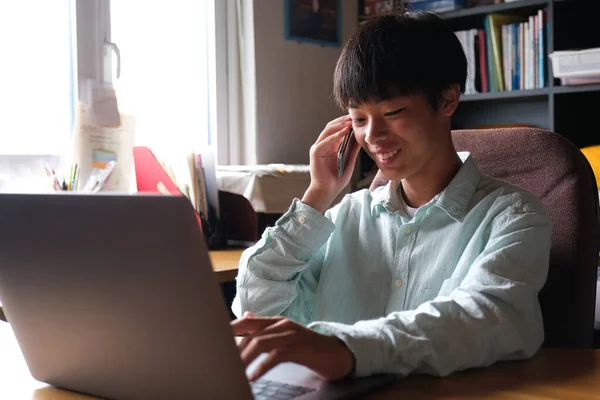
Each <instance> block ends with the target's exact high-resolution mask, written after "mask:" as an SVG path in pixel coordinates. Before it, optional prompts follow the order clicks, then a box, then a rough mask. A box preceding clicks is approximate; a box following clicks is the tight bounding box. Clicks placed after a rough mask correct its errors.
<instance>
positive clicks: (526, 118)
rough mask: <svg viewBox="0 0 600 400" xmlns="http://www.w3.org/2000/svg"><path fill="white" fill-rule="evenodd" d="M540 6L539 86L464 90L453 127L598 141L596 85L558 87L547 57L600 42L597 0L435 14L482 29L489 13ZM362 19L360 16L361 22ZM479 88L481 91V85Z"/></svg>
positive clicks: (364, 161)
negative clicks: (506, 128) (515, 129)
mask: <svg viewBox="0 0 600 400" xmlns="http://www.w3.org/2000/svg"><path fill="white" fill-rule="evenodd" d="M362 4H364V3H362ZM394 5H395V6H397V5H399V2H398V1H396V2H395V3H394ZM359 6H361V2H360V1H359ZM540 9H546V14H545V21H544V24H545V31H544V42H545V43H544V48H543V52H542V57H543V59H544V75H545V77H544V84H543V87H541V88H536V89H527V90H512V91H494V92H492V91H489V92H485V93H481V92H479V93H474V94H465V95H463V96H462V98H461V103H460V105H459V107H458V109H457V111H456V114H455V116H454V118H453V129H471V128H478V127H483V126H494V125H511V124H526V125H531V126H535V127H539V128H543V129H547V130H551V131H554V132H557V133H559V134H561V135H563V136H564V137H566V138H567V139H569V140H570V141H571V142H573V143H574V144H575V145H576V146H578V147H580V148H582V147H585V146H589V145H593V144H600V135H597V134H596V133H595V129H594V128H595V126H596V125H593V124H592V122H595V120H596V118H595V113H597V112H598V111H597V105H600V84H590V85H578V86H561V84H560V80H559V79H553V77H552V70H551V65H550V64H551V60H550V57H549V54H551V53H552V52H554V51H559V50H579V49H585V48H594V47H600V20H599V16H600V0H519V1H513V2H510V3H500V4H490V5H480V6H475V7H471V8H464V9H458V10H452V11H443V12H439V13H438V14H439V15H440V16H442V17H443V18H445V19H446V20H447V21H448V22H449V24H450V26H451V27H452V29H453V30H454V31H464V30H470V29H477V30H482V29H484V20H485V19H486V16H487V15H489V14H501V15H510V16H517V17H522V18H524V19H525V18H526V17H528V16H530V15H534V14H535V13H536V12H537V11H538V10H540ZM359 14H360V11H359ZM364 20H365V18H364V17H359V23H360V22H361V21H364ZM478 89H479V91H481V90H480V89H481V85H479V88H478ZM372 167H373V162H372V161H371V160H370V159H369V158H368V156H366V154H362V155H361V167H360V170H361V175H362V176H364V175H366V174H367V172H368V171H369V170H371V168H372Z"/></svg>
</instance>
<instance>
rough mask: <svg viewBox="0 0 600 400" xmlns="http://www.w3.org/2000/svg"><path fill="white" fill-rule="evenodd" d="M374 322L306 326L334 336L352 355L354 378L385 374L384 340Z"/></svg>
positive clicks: (318, 323) (312, 324)
mask: <svg viewBox="0 0 600 400" xmlns="http://www.w3.org/2000/svg"><path fill="white" fill-rule="evenodd" d="M373 322H374V321H361V322H357V323H356V324H354V325H346V324H340V323H337V322H313V323H311V324H309V325H308V328H309V329H312V330H314V331H316V332H318V333H322V334H324V335H332V336H336V337H337V338H338V339H340V340H341V341H342V342H344V343H345V344H346V346H348V349H350V351H351V352H352V354H353V355H354V361H355V364H354V376H355V377H359V378H360V377H366V376H371V375H374V374H379V373H383V372H385V370H386V368H385V365H384V364H385V361H384V360H385V356H384V353H385V348H386V346H385V338H383V337H380V336H382V335H381V333H380V332H379V331H378V329H376V328H375V327H374V326H373Z"/></svg>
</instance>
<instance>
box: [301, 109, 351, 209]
mask: <svg viewBox="0 0 600 400" xmlns="http://www.w3.org/2000/svg"><path fill="white" fill-rule="evenodd" d="M351 130H352V119H351V118H350V116H348V115H345V116H343V117H340V118H337V119H334V120H333V121H330V122H329V123H328V124H327V125H326V126H325V129H323V132H321V134H320V135H319V138H318V139H317V141H316V142H315V144H313V145H312V147H311V148H310V186H309V188H308V190H307V191H306V193H305V194H304V197H303V198H302V202H303V203H304V204H307V205H309V206H311V207H313V208H314V209H315V210H318V211H320V212H325V210H327V209H328V208H329V206H330V205H331V203H332V202H333V200H335V198H336V197H337V196H338V195H339V194H340V192H341V191H342V189H344V187H346V185H347V184H348V182H350V177H351V176H352V171H353V170H354V165H355V164H356V159H357V157H358V153H359V151H360V146H359V145H358V143H357V142H356V140H355V139H354V137H353V135H351V134H350V132H351ZM344 143H345V145H344ZM338 154H339V155H340V157H341V163H338ZM344 160H345V162H344ZM340 166H341V167H342V169H343V171H342V173H341V174H340V173H339V170H340ZM340 175H341V176H340Z"/></svg>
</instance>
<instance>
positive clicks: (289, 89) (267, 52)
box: [254, 0, 358, 164]
mask: <svg viewBox="0 0 600 400" xmlns="http://www.w3.org/2000/svg"><path fill="white" fill-rule="evenodd" d="M341 4H342V13H341V21H342V35H341V39H342V45H343V44H344V43H345V42H346V41H347V40H348V38H349V37H350V35H352V33H353V32H354V31H355V30H356V27H357V21H358V15H357V13H358V1H356V0H342V1H341ZM254 32H255V35H254V46H255V62H256V128H257V143H256V144H257V153H258V154H257V155H258V157H257V162H258V163H259V164H267V163H288V164H308V160H309V156H308V152H309V149H310V146H311V145H312V144H313V143H314V141H315V140H316V138H317V137H318V135H319V133H321V131H322V130H323V127H324V126H325V124H326V123H327V122H328V121H330V120H331V119H333V118H336V117H338V116H339V115H341V110H340V109H339V108H338V107H337V106H336V105H335V103H334V101H333V97H332V91H333V71H334V69H335V64H336V62H337V59H338V57H339V55H340V52H341V46H340V47H322V46H320V45H315V44H309V43H302V44H299V43H297V42H294V41H287V40H285V32H284V1H283V0H255V1H254Z"/></svg>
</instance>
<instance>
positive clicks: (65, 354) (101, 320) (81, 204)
mask: <svg viewBox="0 0 600 400" xmlns="http://www.w3.org/2000/svg"><path fill="white" fill-rule="evenodd" d="M216 300H218V301H216ZM221 300H222V296H221V293H220V291H219V287H218V284H217V282H216V279H215V276H214V273H213V272H212V269H211V268H210V259H209V256H208V252H207V249H206V246H205V243H204V240H203V238H202V236H201V232H200V230H199V228H198V224H197V220H196V218H195V215H194V211H193V209H192V208H191V205H190V203H189V201H188V200H187V199H185V198H183V197H167V196H153V195H136V196H125V195H95V196H85V195H58V194H50V195H19V194H2V195H0V302H2V304H3V307H4V309H5V312H6V315H7V317H8V320H9V321H10V323H11V324H12V327H13V330H14V332H15V335H16V337H17V340H18V342H19V344H20V346H21V349H22V351H23V354H24V356H25V359H26V361H27V364H28V366H29V368H30V371H31V373H32V375H33V376H34V377H35V378H36V379H38V380H40V381H43V382H47V383H50V384H53V385H56V386H59V387H64V388H67V389H71V390H75V391H80V392H85V393H90V394H93V395H97V396H102V397H108V398H118V399H167V398H169V399H176V398H178V399H179V398H180V399H183V398H185V399H192V398H223V399H242V398H243V399H246V398H251V395H250V389H249V386H248V383H247V380H246V377H245V374H244V369H243V367H242V364H241V362H240V359H239V354H238V352H237V348H236V346H235V344H234V341H233V337H232V335H231V330H230V327H229V321H228V319H227V315H228V314H227V312H226V307H225V304H224V301H221Z"/></svg>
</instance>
